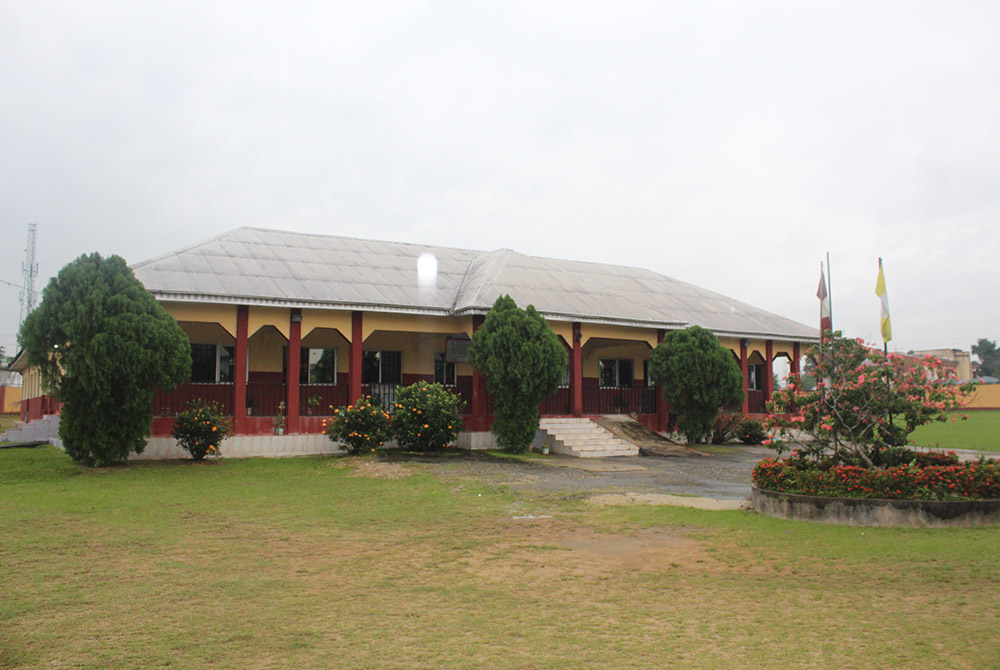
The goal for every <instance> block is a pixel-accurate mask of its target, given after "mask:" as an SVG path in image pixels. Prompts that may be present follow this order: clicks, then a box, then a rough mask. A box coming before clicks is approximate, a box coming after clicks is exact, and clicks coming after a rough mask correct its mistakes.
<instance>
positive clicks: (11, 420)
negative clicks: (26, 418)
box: [0, 414, 19, 433]
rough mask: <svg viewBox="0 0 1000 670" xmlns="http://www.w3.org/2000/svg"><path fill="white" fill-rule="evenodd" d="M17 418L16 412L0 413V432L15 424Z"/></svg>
mask: <svg viewBox="0 0 1000 670" xmlns="http://www.w3.org/2000/svg"><path fill="white" fill-rule="evenodd" d="M18 418H19V417H18V415H17V414H0V433H3V432H6V431H7V429H8V428H13V427H14V426H16V425H17V420H18Z"/></svg>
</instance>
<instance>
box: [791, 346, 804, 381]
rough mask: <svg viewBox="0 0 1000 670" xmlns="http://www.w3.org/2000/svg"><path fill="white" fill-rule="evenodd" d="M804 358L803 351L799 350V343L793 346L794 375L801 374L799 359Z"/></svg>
mask: <svg viewBox="0 0 1000 670" xmlns="http://www.w3.org/2000/svg"><path fill="white" fill-rule="evenodd" d="M800 358H802V351H801V350H800V348H799V343H798V342H796V343H795V344H793V345H792V373H793V374H796V375H797V374H799V359H800Z"/></svg>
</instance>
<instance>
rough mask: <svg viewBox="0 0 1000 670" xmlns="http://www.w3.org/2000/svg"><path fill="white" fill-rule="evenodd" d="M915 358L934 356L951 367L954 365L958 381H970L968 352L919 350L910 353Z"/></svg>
mask: <svg viewBox="0 0 1000 670" xmlns="http://www.w3.org/2000/svg"><path fill="white" fill-rule="evenodd" d="M912 353H913V354H914V355H915V356H934V357H935V358H940V359H941V361H942V362H943V363H946V364H948V365H949V367H951V364H954V367H955V374H956V375H958V378H959V379H972V377H973V370H972V359H971V357H970V356H971V354H970V353H969V352H968V351H962V350H961V349H921V350H920V351H914V352H912Z"/></svg>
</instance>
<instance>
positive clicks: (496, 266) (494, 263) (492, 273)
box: [451, 248, 517, 311]
mask: <svg viewBox="0 0 1000 670" xmlns="http://www.w3.org/2000/svg"><path fill="white" fill-rule="evenodd" d="M512 253H517V252H515V251H513V250H512V249H506V248H504V249H495V250H493V251H488V252H486V253H483V254H480V255H478V256H476V257H475V258H473V259H471V260H470V261H469V265H468V266H467V267H466V273H465V274H464V275H463V276H462V282H461V283H460V284H459V287H458V290H456V291H455V299H454V300H453V301H452V304H451V309H452V311H454V310H455V308H456V307H457V306H458V303H459V300H460V299H461V298H462V297H463V292H464V291H465V289H466V288H467V286H466V284H467V282H466V278H468V277H471V276H472V275H473V274H474V270H473V268H474V267H479V266H480V265H481V264H484V263H491V265H490V266H488V267H487V268H486V272H487V277H485V278H484V279H483V280H482V281H481V282H480V284H479V289H478V290H477V291H476V294H475V295H474V296H470V298H471V301H473V302H478V301H479V297H480V296H481V295H482V293H483V287H484V286H489V285H491V284H492V283H493V280H494V279H496V276H497V273H498V272H500V268H502V267H503V265H504V262H503V261H504V260H506V258H507V257H509V256H510V255H511V254H512ZM501 257H502V258H501Z"/></svg>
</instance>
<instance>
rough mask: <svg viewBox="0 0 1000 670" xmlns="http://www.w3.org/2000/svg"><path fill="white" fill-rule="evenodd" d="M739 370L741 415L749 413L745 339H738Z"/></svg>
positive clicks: (748, 377)
mask: <svg viewBox="0 0 1000 670" xmlns="http://www.w3.org/2000/svg"><path fill="white" fill-rule="evenodd" d="M740 370H742V372H743V407H742V408H741V411H742V412H743V416H746V415H747V414H749V413H750V395H749V390H750V385H749V382H750V368H749V365H748V361H747V341H746V340H740Z"/></svg>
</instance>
